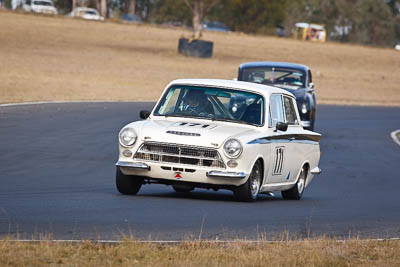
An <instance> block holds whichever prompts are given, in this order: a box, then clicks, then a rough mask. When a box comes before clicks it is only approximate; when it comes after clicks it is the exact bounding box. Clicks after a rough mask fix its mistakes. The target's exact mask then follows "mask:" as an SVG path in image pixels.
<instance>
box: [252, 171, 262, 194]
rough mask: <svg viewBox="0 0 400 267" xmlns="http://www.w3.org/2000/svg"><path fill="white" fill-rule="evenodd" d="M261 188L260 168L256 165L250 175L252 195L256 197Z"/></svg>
mask: <svg viewBox="0 0 400 267" xmlns="http://www.w3.org/2000/svg"><path fill="white" fill-rule="evenodd" d="M259 190H260V169H259V168H258V167H255V169H254V170H253V172H252V175H251V176H250V191H251V195H252V196H253V197H254V198H255V197H256V196H257V195H258V191H259Z"/></svg>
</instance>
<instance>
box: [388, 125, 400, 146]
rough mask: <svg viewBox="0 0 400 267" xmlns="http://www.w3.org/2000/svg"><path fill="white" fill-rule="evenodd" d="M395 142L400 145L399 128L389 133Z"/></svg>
mask: <svg viewBox="0 0 400 267" xmlns="http://www.w3.org/2000/svg"><path fill="white" fill-rule="evenodd" d="M390 135H391V136H392V138H393V140H394V142H395V143H396V144H398V145H399V146H400V129H399V130H397V131H394V132H392V133H391V134H390Z"/></svg>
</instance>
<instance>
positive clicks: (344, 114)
mask: <svg viewBox="0 0 400 267" xmlns="http://www.w3.org/2000/svg"><path fill="white" fill-rule="evenodd" d="M152 105H153V104H152V103H69V104H62V103H57V104H40V105H21V106H8V107H4V106H3V107H0V237H4V236H17V237H18V238H40V237H41V235H46V236H49V235H50V236H51V237H53V238H55V239H111V240H118V239H120V238H121V237H122V236H133V237H135V238H137V239H142V240H185V239H197V238H199V237H201V238H203V239H220V240H221V239H222V240H224V239H234V238H241V239H244V238H246V239H251V240H257V239H259V238H266V239H273V238H276V237H277V236H279V235H281V234H282V233H289V234H290V235H291V236H295V237H305V236H318V235H328V236H337V237H347V236H353V237H355V236H359V237H361V238H389V237H400V193H399V192H400V146H399V145H397V144H396V143H395V142H394V141H393V140H392V138H391V136H390V133H391V132H393V131H395V130H397V129H399V128H400V108H383V107H348V106H324V105H320V106H318V114H317V116H318V117H317V123H316V129H317V131H318V132H320V133H322V135H323V138H322V141H321V150H322V159H321V163H320V167H321V168H322V170H323V173H322V174H321V175H320V176H318V177H316V179H315V180H314V181H313V183H312V184H311V186H310V187H309V188H308V189H307V190H306V191H305V195H304V197H303V199H302V200H301V201H284V200H282V199H281V198H280V194H277V195H276V196H275V197H270V196H265V195H262V196H261V197H260V200H259V201H258V202H256V203H241V202H236V201H234V199H233V197H232V193H231V192H229V191H223V190H222V191H218V192H214V191H207V190H202V189H196V190H195V191H194V192H192V193H189V194H178V193H175V192H174V191H173V189H172V188H171V187H167V186H163V185H146V186H144V187H142V189H141V191H140V192H139V194H138V195H137V196H124V195H121V194H119V193H118V192H117V190H116V188H115V185H114V175H115V166H114V164H115V162H116V160H117V153H118V152H117V134H118V131H119V130H120V128H121V127H122V126H123V125H125V124H126V123H128V122H130V121H134V120H138V119H139V115H138V114H139V110H141V109H150V108H151V107H152Z"/></svg>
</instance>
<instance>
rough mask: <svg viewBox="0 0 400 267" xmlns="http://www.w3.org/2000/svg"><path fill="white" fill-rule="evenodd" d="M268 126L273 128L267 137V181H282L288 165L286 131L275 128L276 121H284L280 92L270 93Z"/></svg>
mask: <svg viewBox="0 0 400 267" xmlns="http://www.w3.org/2000/svg"><path fill="white" fill-rule="evenodd" d="M269 103H270V104H269V122H268V123H269V125H268V126H269V127H270V128H272V129H274V131H273V134H272V135H271V136H270V137H269V140H270V142H271V155H270V164H269V166H271V167H270V170H269V174H268V178H267V180H268V181H267V182H268V183H282V182H284V181H285V178H286V176H285V175H287V166H288V160H287V157H288V155H289V154H288V152H289V151H288V145H289V141H288V140H287V138H286V132H283V131H279V130H276V124H277V123H278V122H282V123H284V122H285V112H284V109H283V98H282V95H281V94H272V95H271V96H270V102H269Z"/></svg>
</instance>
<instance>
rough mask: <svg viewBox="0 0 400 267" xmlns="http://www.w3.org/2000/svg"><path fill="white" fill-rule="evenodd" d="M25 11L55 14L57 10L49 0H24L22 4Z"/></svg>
mask: <svg viewBox="0 0 400 267" xmlns="http://www.w3.org/2000/svg"><path fill="white" fill-rule="evenodd" d="M22 8H23V9H24V11H26V12H33V13H42V14H52V15H57V14H58V11H57V8H55V6H54V3H53V2H52V1H51V0H26V1H25V3H24V4H23V5H22Z"/></svg>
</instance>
